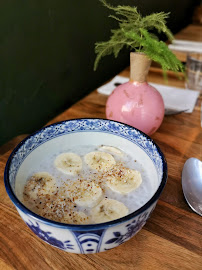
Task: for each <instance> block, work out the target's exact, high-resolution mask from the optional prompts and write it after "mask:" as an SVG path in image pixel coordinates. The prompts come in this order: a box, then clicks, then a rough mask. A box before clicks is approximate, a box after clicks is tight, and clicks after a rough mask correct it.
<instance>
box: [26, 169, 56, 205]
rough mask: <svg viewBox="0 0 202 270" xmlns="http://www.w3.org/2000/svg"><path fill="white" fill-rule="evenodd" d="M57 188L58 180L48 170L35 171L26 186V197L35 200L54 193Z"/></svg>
mask: <svg viewBox="0 0 202 270" xmlns="http://www.w3.org/2000/svg"><path fill="white" fill-rule="evenodd" d="M56 189H57V186H56V180H55V178H53V176H51V175H50V174H49V173H47V172H39V173H35V174H34V175H33V176H32V177H31V178H30V179H29V180H28V182H27V184H26V185H25V188H24V197H25V198H27V197H28V198H30V199H33V200H36V199H39V197H40V196H44V195H46V194H50V195H51V194H53V193H54V192H55V191H56Z"/></svg>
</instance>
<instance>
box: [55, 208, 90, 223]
mask: <svg viewBox="0 0 202 270" xmlns="http://www.w3.org/2000/svg"><path fill="white" fill-rule="evenodd" d="M60 222H62V223H67V224H88V223H89V218H88V216H87V215H86V214H85V213H83V212H76V211H72V212H71V213H66V214H65V215H64V217H63V218H62V219H61V220H60Z"/></svg>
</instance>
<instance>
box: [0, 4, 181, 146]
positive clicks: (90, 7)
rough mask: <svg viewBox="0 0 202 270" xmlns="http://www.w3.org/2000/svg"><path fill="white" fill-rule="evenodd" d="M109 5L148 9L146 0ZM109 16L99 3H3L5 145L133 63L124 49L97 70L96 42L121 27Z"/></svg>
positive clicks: (1, 130)
mask: <svg viewBox="0 0 202 270" xmlns="http://www.w3.org/2000/svg"><path fill="white" fill-rule="evenodd" d="M110 2H111V3H130V4H131V3H132V4H135V3H136V2H137V4H140V7H141V9H142V10H144V5H143V4H142V2H141V1H139V2H138V1H132V0H130V1H110ZM147 2H148V5H150V6H151V2H150V4H149V0H148V1H147ZM154 2H155V1H154ZM175 2H177V1H175ZM144 3H146V1H144ZM148 5H147V8H146V9H145V10H146V12H149V10H152V6H151V7H150V8H149V6H148ZM158 8H159V6H157V7H156V9H158ZM167 8H168V7H166V9H167ZM108 14H109V11H108V10H107V9H105V8H104V7H102V5H101V4H100V2H99V1H98V0H85V1H81V0H76V1H68V0H57V1H55V0H54V1H53V0H43V1H41V0H40V1H39V0H27V1H25V0H23V1H22V0H19V1H17V0H16V1H15V0H2V1H1V3H0V145H1V144H3V143H5V142H6V141H8V140H9V139H11V138H13V137H14V136H17V135H19V134H22V133H30V132H33V131H35V130H36V129H38V128H40V127H41V126H42V125H44V124H45V123H46V122H47V121H48V120H49V119H51V118H52V117H54V116H55V115H56V114H58V113H59V112H61V111H62V110H64V109H66V108H68V107H69V106H70V105H71V104H73V103H74V102H76V101H77V100H78V99H80V98H81V97H83V96H84V95H85V94H87V93H88V92H90V91H92V90H93V89H94V88H96V87H97V86H99V85H100V84H101V83H103V82H104V81H106V80H107V79H109V78H111V77H112V76H114V75H115V74H116V73H117V72H119V71H120V70H122V69H123V68H124V67H125V66H126V65H128V63H129V59H128V52H126V51H123V52H122V54H121V55H120V57H119V58H118V59H117V60H115V59H114V58H113V57H111V56H110V57H106V58H105V59H104V60H103V61H102V62H101V63H100V67H99V69H98V71H96V72H94V71H93V62H94V59H95V55H94V43H95V42H96V41H102V40H107V39H108V38H109V35H110V28H111V27H112V28H115V27H116V25H117V24H116V23H115V22H114V21H113V20H112V19H109V18H108V17H107V16H108ZM92 117H93V115H92Z"/></svg>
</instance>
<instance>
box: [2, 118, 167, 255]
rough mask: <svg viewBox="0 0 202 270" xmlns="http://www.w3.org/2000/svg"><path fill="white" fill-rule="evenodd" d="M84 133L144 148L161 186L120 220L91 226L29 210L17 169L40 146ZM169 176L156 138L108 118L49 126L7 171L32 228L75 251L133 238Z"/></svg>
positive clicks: (27, 143) (49, 240)
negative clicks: (21, 196)
mask: <svg viewBox="0 0 202 270" xmlns="http://www.w3.org/2000/svg"><path fill="white" fill-rule="evenodd" d="M82 132H101V133H106V134H113V135H115V136H118V137H122V138H124V139H126V140H128V141H130V142H132V143H133V144H135V145H137V146H138V147H139V148H141V149H142V150H143V151H144V153H146V155H147V156H148V157H149V159H150V160H151V161H152V162H153V164H154V166H155V168H156V171H157V174H158V177H159V179H161V183H160V186H159V188H158V190H157V191H156V193H155V194H154V196H153V197H152V198H151V199H150V200H149V201H148V202H147V203H146V204H145V205H144V206H143V207H141V208H140V209H138V210H137V211H135V212H133V213H131V214H129V215H128V216H125V217H123V218H121V219H118V220H114V221H110V222H106V223H101V224H92V225H71V224H62V223H58V222H55V221H51V220H47V219H45V218H43V217H40V216H38V215H36V214H34V213H33V212H31V211H30V210H29V209H27V208H26V207H25V206H24V205H23V204H22V203H21V202H20V201H19V200H18V198H17V197H16V195H15V194H14V190H15V179H16V175H17V173H18V170H19V168H20V166H21V164H22V163H23V161H24V160H25V159H26V157H27V156H28V155H29V154H30V153H32V152H33V151H34V150H35V149H36V148H38V147H39V146H40V145H42V144H44V143H46V142H48V141H50V140H52V139H54V138H57V137H60V136H65V135H67V134H72V133H82ZM166 179H167V166H166V161H165V159H164V156H163V154H162V153H161V150H160V149H159V147H158V146H157V145H156V144H155V143H154V142H153V140H152V139H151V138H150V137H148V136H147V135H145V134H144V133H142V132H141V131H139V130H137V129H135V128H133V127H131V126H127V125H125V124H122V123H119V122H115V121H111V120H105V119H75V120H69V121H64V122H60V123H56V124H53V125H50V126H47V127H45V128H43V129H41V130H39V131H37V132H36V133H34V134H32V135H30V136H29V137H27V138H26V139H25V140H24V141H22V142H21V143H20V144H19V145H18V146H17V147H16V148H15V149H14V151H13V153H12V154H11V155H10V157H9V159H8V162H7V165H6V168H5V174H4V181H5V186H6V190H7V193H8V195H9V196H10V198H11V200H12V201H13V203H14V205H15V206H16V208H17V210H18V212H19V213H20V215H21V217H22V218H23V220H24V221H25V222H26V224H27V225H28V226H29V228H30V229H31V230H32V231H33V232H34V233H35V234H36V235H37V236H38V237H39V238H41V239H42V240H43V241H45V242H47V243H49V244H50V245H53V246H55V247H57V248H60V249H62V250H65V251H68V252H74V253H84V254H88V253H95V252H102V251H106V250H108V249H111V248H114V247H116V246H118V245H120V244H122V243H124V242H125V241H127V240H129V239H130V238H131V237H133V236H134V235H135V234H136V233H137V232H138V231H139V230H140V229H141V228H142V227H143V226H144V224H145V223H146V220H147V219H148V218H149V216H150V214H151V212H152V211H153V209H154V207H155V205H156V202H157V200H158V198H159V196H160V193H161V192H162V190H163V187H164V186H165V183H166Z"/></svg>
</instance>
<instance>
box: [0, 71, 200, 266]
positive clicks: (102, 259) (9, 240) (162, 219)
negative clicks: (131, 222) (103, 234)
mask: <svg viewBox="0 0 202 270" xmlns="http://www.w3.org/2000/svg"><path fill="white" fill-rule="evenodd" d="M120 75H123V76H128V75H129V69H126V70H125V71H123V72H122V73H121V74H120ZM148 80H149V81H151V82H158V83H162V84H164V83H165V82H164V80H163V77H162V73H161V70H159V69H157V68H151V70H150V73H149V77H148ZM168 83H169V85H173V86H178V87H183V86H184V81H179V80H178V79H176V77H175V76H173V75H172V73H170V75H169V81H168ZM106 99H107V97H106V96H104V95H101V94H98V93H97V91H94V92H92V93H90V94H89V95H88V96H86V97H85V98H83V99H82V100H80V101H79V102H77V103H76V104H75V105H73V106H72V107H71V108H69V109H68V110H66V111H65V112H63V113H62V114H60V115H59V116H57V117H55V118H54V119H53V120H51V121H50V122H49V123H48V124H51V123H54V122H56V121H61V120H65V119H72V118H78V117H100V118H103V117H105V102H106ZM201 101H202V99H199V100H198V102H197V105H196V107H195V109H194V112H193V113H192V114H186V113H182V114H179V115H175V116H166V117H165V118H164V121H163V123H162V125H161V127H160V128H159V130H158V131H157V132H156V133H155V134H154V135H153V136H152V138H153V139H154V140H155V141H156V142H157V144H158V145H159V146H160V148H161V149H162V151H163V153H164V154H165V157H166V159H167V162H168V181H167V184H166V187H165V189H164V191H163V193H162V195H161V197H160V200H159V201H158V204H157V206H156V208H155V210H154V212H153V214H152V216H151V218H150V219H149V220H148V222H147V223H146V225H145V226H144V228H143V229H142V230H141V231H140V232H139V233H138V234H137V235H136V236H134V237H133V238H132V239H131V240H129V241H127V242H126V243H124V244H123V245H121V246H119V247H117V248H115V249H112V250H109V251H107V252H104V253H99V254H91V255H77V254H71V253H66V252H64V251H61V250H58V249H56V248H54V247H52V246H49V245H48V244H46V243H44V242H43V241H41V240H40V239H39V238H38V237H36V236H35V235H34V234H33V233H32V231H31V230H30V229H29V228H28V227H27V226H26V225H25V224H24V222H23V221H22V219H21V218H20V216H19V215H18V213H17V211H16V209H15V207H14V205H13V204H12V203H11V201H10V199H9V197H8V196H7V194H6V191H5V188H4V184H3V171H4V167H5V163H6V160H7V158H8V156H9V154H10V153H11V151H12V149H13V147H14V146H15V145H16V144H17V143H18V142H19V141H20V140H21V139H22V138H23V137H25V136H24V135H22V136H20V137H17V138H15V139H13V140H12V141H10V142H9V143H8V144H7V146H4V147H3V148H2V149H0V150H2V151H1V152H2V153H4V154H3V155H2V156H1V157H0V270H7V269H9V270H10V269H29V270H31V269H34V270H35V269H42V270H43V269H45V270H46V269H47V270H48V269H57V270H60V269H62V270H65V269H69V270H78V269H79V270H80V269H85V270H88V269H89V270H90V269H99V270H103V269H104V270H108V269H109V270H111V269H116V270H119V269H124V270H130V269H131V270H132V269H138V270H139V269H151V270H154V269H168V270H171V269H178V270H179V269H191V270H197V269H202V218H201V217H200V216H199V215H197V214H195V213H193V212H192V211H191V209H190V208H189V206H188V205H187V203H186V202H185V199H184V197H183V193H182V188H181V172H182V168H183V165H184V162H185V161H186V160H187V159H188V158H190V157H196V158H199V159H202V132H201V127H200V104H201Z"/></svg>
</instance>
